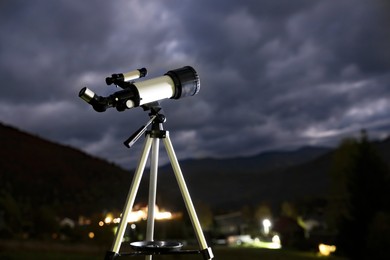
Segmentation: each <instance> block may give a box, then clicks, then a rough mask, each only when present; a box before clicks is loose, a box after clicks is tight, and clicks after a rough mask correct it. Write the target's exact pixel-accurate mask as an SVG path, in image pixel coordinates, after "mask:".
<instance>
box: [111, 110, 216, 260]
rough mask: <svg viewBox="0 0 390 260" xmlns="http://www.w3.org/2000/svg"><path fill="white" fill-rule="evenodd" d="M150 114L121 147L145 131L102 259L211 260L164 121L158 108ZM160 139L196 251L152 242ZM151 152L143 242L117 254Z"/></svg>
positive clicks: (136, 243) (178, 244)
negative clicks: (182, 258)
mask: <svg viewBox="0 0 390 260" xmlns="http://www.w3.org/2000/svg"><path fill="white" fill-rule="evenodd" d="M150 110H151V113H150V114H149V116H150V120H149V121H148V122H147V123H146V125H145V126H142V127H141V128H140V129H138V130H137V131H136V132H135V133H134V134H133V135H132V136H131V137H130V138H128V139H127V140H126V141H125V142H124V144H125V145H126V146H127V147H131V146H132V145H133V144H134V143H135V142H136V141H137V140H138V139H139V138H140V137H141V136H142V135H143V134H144V133H145V132H146V139H145V143H144V148H143V151H142V155H141V158H140V160H139V164H138V167H137V169H136V171H135V174H134V177H133V181H132V183H131V186H130V190H129V193H128V195H127V199H126V202H125V206H124V209H123V212H122V217H121V221H120V223H119V227H118V229H117V232H116V235H115V240H114V242H113V244H112V247H111V251H108V252H107V254H106V257H105V259H106V260H111V259H115V258H116V257H120V256H125V255H130V256H134V255H145V256H146V257H145V259H146V260H151V259H152V256H153V255H160V254H201V255H202V256H203V259H205V260H208V259H212V258H213V257H214V256H213V252H212V250H211V248H210V247H208V246H207V242H206V239H205V237H204V234H203V231H202V227H201V225H200V223H199V220H198V217H197V215H196V212H195V208H194V205H193V203H192V200H191V197H190V193H189V191H188V189H187V185H186V183H185V180H184V177H183V174H182V171H181V169H180V166H179V163H178V160H177V158H176V155H175V152H174V150H173V146H172V143H171V140H170V138H169V132H168V131H164V130H163V123H164V122H165V120H166V118H165V116H164V115H162V114H160V113H159V112H160V110H161V107H159V106H157V107H155V106H153V107H151V108H150ZM149 125H151V130H149V131H147V128H148V127H149ZM160 139H162V140H163V143H164V146H165V149H166V151H167V154H168V157H169V160H170V163H171V165H172V168H173V171H174V174H175V177H176V181H177V183H178V186H179V188H180V192H181V195H182V197H183V200H184V203H185V206H186V209H187V212H188V214H189V217H190V220H191V223H192V226H193V228H194V231H195V235H196V238H197V240H198V244H199V247H200V249H199V250H182V249H181V246H182V244H181V243H178V242H168V241H154V220H155V205H156V189H157V170H158V156H159V144H160ZM150 150H152V154H151V160H150V162H151V163H150V181H149V198H148V217H147V225H146V240H145V241H138V242H134V243H130V245H131V246H132V248H133V249H134V250H135V251H134V252H131V253H119V250H120V247H121V244H122V240H123V236H124V233H125V231H126V226H127V219H128V216H129V213H130V212H131V209H132V208H133V205H134V200H135V197H136V194H137V191H138V188H139V184H140V182H141V178H142V175H143V172H144V169H145V165H146V162H147V158H148V156H149V153H150Z"/></svg>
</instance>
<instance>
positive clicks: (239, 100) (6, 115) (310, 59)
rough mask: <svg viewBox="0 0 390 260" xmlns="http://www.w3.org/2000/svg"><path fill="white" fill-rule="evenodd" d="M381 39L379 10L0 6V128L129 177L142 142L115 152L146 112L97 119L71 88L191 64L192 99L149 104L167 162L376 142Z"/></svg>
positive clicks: (385, 61)
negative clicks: (157, 106)
mask: <svg viewBox="0 0 390 260" xmlns="http://www.w3.org/2000/svg"><path fill="white" fill-rule="evenodd" d="M389 28H390V4H389V2H388V1H386V0H383V1H381V0H372V1H366V0H337V1H332V0H293V1H292V0H285V1H281V0H279V1H274V0H262V1H261V0H252V1H244V0H243V1H233V0H213V1H209V0H197V1H189V0H158V1H157V0H156V1H145V0H127V1H126V0H114V1H107V0H91V1H78V0H58V1H50V0H46V1H43V0H34V1H22V0H3V1H1V2H0V31H1V34H0V81H1V95H0V121H1V122H2V123H4V124H7V125H12V126H15V127H17V128H19V129H21V130H24V131H28V132H30V133H33V134H36V135H38V136H41V137H43V138H46V139H49V140H52V141H55V142H59V143H61V144H65V145H70V146H72V147H76V148H80V149H82V150H83V151H85V152H88V153H90V154H92V155H95V156H99V157H102V158H104V159H107V160H109V161H112V162H115V163H117V164H120V165H122V166H123V167H126V168H133V167H134V166H135V164H136V162H137V160H138V157H139V153H140V151H141V149H142V144H143V140H142V141H141V140H140V141H139V142H138V143H137V145H136V146H135V147H133V148H132V149H130V150H129V149H127V148H126V147H124V146H123V144H122V142H123V141H124V140H125V139H127V137H128V136H130V135H131V134H132V133H133V132H134V131H135V130H136V129H138V128H139V127H140V126H141V125H143V124H144V123H145V122H146V121H147V120H148V119H149V118H148V115H147V113H146V112H144V111H143V110H142V109H141V108H134V109H131V110H127V111H124V112H118V111H116V110H115V109H109V110H107V111H106V112H104V113H97V112H95V111H94V110H93V109H92V107H91V106H89V105H88V104H87V103H85V102H84V101H82V100H81V99H80V98H79V97H78V92H79V90H80V89H81V88H82V87H84V86H87V87H88V88H90V89H92V90H93V91H94V92H96V93H97V94H98V95H102V96H107V95H109V94H111V93H113V92H115V91H117V90H118V89H115V88H114V87H112V86H106V85H105V82H104V79H105V77H107V76H109V75H111V74H112V73H120V72H127V71H131V70H134V69H137V68H141V67H146V68H147V69H148V76H147V77H148V78H153V77H158V76H161V75H163V74H164V73H165V72H167V71H169V70H171V69H176V68H180V67H182V66H186V65H191V66H193V67H194V68H195V69H196V71H197V72H198V74H199V76H200V81H201V90H200V92H199V94H197V95H196V96H193V97H188V98H183V99H179V100H166V101H163V102H162V106H163V108H164V111H165V115H166V116H167V118H168V121H167V123H166V124H165V129H166V130H169V131H170V136H171V139H172V142H173V145H174V147H175V151H176V154H177V156H178V157H179V158H201V157H231V156H245V155H252V154H256V153H259V152H261V151H266V150H274V149H286V148H294V147H299V146H302V145H334V144H337V143H338V142H339V141H340V140H341V139H342V138H343V137H345V136H352V135H356V134H357V133H359V130H360V129H362V128H365V129H367V130H368V132H369V135H370V136H371V137H372V138H384V137H385V136H387V135H388V134H389V130H390V116H389V115H390V114H389V112H390V29H389ZM162 154H163V153H162ZM162 157H164V155H162ZM163 160H164V159H163Z"/></svg>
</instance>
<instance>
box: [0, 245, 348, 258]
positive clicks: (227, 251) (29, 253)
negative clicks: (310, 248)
mask: <svg viewBox="0 0 390 260" xmlns="http://www.w3.org/2000/svg"><path fill="white" fill-rule="evenodd" d="M213 252H214V255H215V257H214V259H215V260H237V259H242V260H271V259H272V260H282V259H286V260H298V259H303V260H312V259H317V260H319V259H329V260H344V259H343V258H338V257H320V256H318V255H317V253H315V252H300V251H292V250H284V249H281V250H272V249H259V248H239V247H237V248H232V247H215V248H213ZM104 255H105V250H102V249H101V248H94V249H93V250H91V249H88V250H87V249H86V248H83V247H79V246H78V247H74V246H72V247H70V246H65V247H64V246H57V247H53V246H51V247H48V246H46V247H45V246H44V245H41V249H40V250H37V249H36V248H31V247H24V248H20V249H18V248H16V247H13V248H11V249H6V248H4V247H0V259H2V260H22V259H23V260H25V259H32V260H34V259H37V260H38V259H39V260H54V259H55V260H68V259H69V260H98V259H100V260H101V259H104ZM120 259H131V260H133V259H134V260H137V259H145V257H144V256H132V257H120ZM153 259H155V260H184V259H185V260H195V259H197V260H202V259H203V258H202V257H201V256H200V255H155V256H153Z"/></svg>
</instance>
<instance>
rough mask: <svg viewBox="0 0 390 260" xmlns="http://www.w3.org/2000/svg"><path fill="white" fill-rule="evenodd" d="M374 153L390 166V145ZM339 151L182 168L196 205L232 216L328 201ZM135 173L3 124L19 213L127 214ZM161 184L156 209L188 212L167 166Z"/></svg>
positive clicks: (4, 158) (2, 162) (5, 185)
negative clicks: (261, 206)
mask: <svg viewBox="0 0 390 260" xmlns="http://www.w3.org/2000/svg"><path fill="white" fill-rule="evenodd" d="M375 145H376V146H377V148H378V150H379V151H380V154H381V155H382V156H383V158H384V160H385V161H387V162H390V138H388V139H385V140H383V141H380V142H376V143H375ZM333 151H334V150H333V149H331V148H325V147H302V148H300V149H298V150H294V151H272V152H264V153H260V154H257V155H254V156H250V157H237V158H226V159H213V158H204V159H187V160H182V161H180V162H179V163H180V166H181V169H182V172H183V175H184V178H185V180H186V182H187V186H188V189H189V191H190V194H191V196H192V199H193V201H194V202H202V203H203V204H206V205H208V206H210V207H211V208H215V209H224V210H229V209H234V208H238V207H242V206H244V205H256V204H258V203H261V202H262V201H268V202H270V203H280V202H282V201H284V200H289V201H291V200H298V199H305V198H316V197H318V198H323V197H325V196H326V195H327V192H328V187H329V178H328V172H329V167H330V164H331V160H332V154H333ZM146 171H147V170H146ZM133 172H134V171H128V170H125V169H123V168H121V167H119V166H117V165H115V164H113V163H110V162H107V161H105V160H102V159H100V158H96V157H93V156H91V155H88V154H86V153H84V152H82V151H80V150H77V149H75V148H72V147H68V146H64V145H60V144H57V143H53V142H50V141H48V140H45V139H43V138H40V137H37V136H34V135H31V134H29V133H26V132H23V131H20V130H18V129H16V128H14V127H11V126H6V125H4V124H0V196H5V194H8V195H10V196H11V197H12V199H14V200H15V201H16V202H17V203H18V204H19V205H20V206H21V207H27V208H31V207H41V206H42V205H47V206H48V207H51V208H53V209H54V210H56V212H57V213H58V214H59V215H62V216H69V217H77V216H78V215H83V214H84V215H88V214H89V215H90V214H93V213H96V212H102V211H104V210H113V209H116V210H121V209H122V207H123V204H124V202H125V200H126V196H127V192H128V189H129V186H130V183H131V181H132V177H133ZM148 176H149V174H148V172H146V173H145V174H144V177H143V179H142V182H141V185H140V189H139V192H138V194H137V202H143V203H146V201H147V192H148V187H147V186H148V179H149V177H148ZM158 176H159V179H158V189H157V191H158V194H157V204H159V205H161V206H163V207H166V208H172V209H179V208H182V206H183V203H182V199H181V195H180V193H179V189H178V186H177V183H176V181H175V178H174V175H173V172H172V169H171V166H170V165H169V164H168V165H164V166H161V167H160V168H159V170H158Z"/></svg>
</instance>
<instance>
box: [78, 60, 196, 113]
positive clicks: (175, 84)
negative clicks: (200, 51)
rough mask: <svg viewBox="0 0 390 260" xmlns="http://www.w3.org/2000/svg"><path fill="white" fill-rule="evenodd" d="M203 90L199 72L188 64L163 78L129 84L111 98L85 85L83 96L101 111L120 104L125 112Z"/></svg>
mask: <svg viewBox="0 0 390 260" xmlns="http://www.w3.org/2000/svg"><path fill="white" fill-rule="evenodd" d="M113 75H119V74H113ZM106 81H107V79H106ZM110 82H111V81H110ZM199 90H200V81H199V76H198V74H197V73H196V71H195V70H194V68H192V67H190V66H186V67H183V68H179V69H175V70H171V71H168V72H167V73H166V74H165V75H164V76H161V77H157V78H153V79H149V80H145V81H139V82H133V83H128V84H127V85H126V88H124V89H123V90H120V91H118V92H115V93H113V94H112V95H110V96H108V97H100V96H97V95H96V94H95V93H93V91H91V90H89V89H88V88H83V89H82V90H81V91H80V93H79V97H80V98H82V99H83V100H84V101H86V102H87V103H89V104H91V105H92V106H93V108H94V109H95V110H96V111H98V112H104V111H105V110H106V109H107V108H108V107H116V109H117V110H118V111H123V110H125V109H130V108H133V107H138V106H142V105H146V104H148V103H152V102H156V101H159V100H163V99H168V98H170V99H180V98H182V97H188V96H194V95H196V94H197V93H198V92H199Z"/></svg>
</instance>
